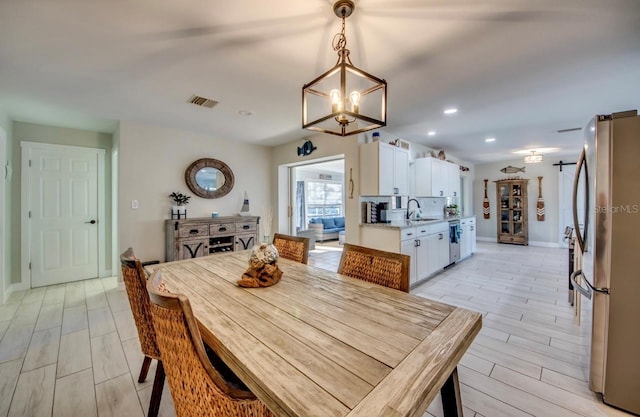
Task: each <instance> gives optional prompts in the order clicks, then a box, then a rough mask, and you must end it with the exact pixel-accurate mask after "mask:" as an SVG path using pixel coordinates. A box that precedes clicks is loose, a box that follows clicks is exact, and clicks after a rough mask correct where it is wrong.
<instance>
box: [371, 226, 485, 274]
mask: <svg viewBox="0 0 640 417" xmlns="http://www.w3.org/2000/svg"><path fill="white" fill-rule="evenodd" d="M451 220H453V221H461V223H464V225H465V227H466V228H465V229H461V232H462V233H461V234H460V236H459V238H460V239H464V241H461V242H460V243H461V246H462V247H463V248H464V254H463V256H462V257H463V258H464V257H468V256H470V255H471V253H472V252H473V251H475V216H470V217H463V218H460V217H459V216H450V217H447V218H443V219H435V220H434V219H428V220H424V219H423V220H418V221H415V220H411V221H408V220H402V221H399V222H392V223H362V224H360V243H361V245H362V246H366V247H370V248H374V249H379V250H385V251H389V252H396V253H402V254H404V255H409V256H410V257H411V266H410V279H409V285H411V286H415V285H417V284H418V283H421V282H422V281H424V280H425V279H427V278H429V277H431V276H433V275H435V274H437V273H439V272H441V271H442V270H443V269H444V267H446V266H447V265H449V264H450V263H451V261H450V258H449V245H450V237H451V236H450V233H449V221H451ZM467 225H468V226H467ZM471 229H473V230H471ZM467 230H469V231H468V232H467ZM465 232H466V233H465ZM471 232H473V233H471ZM456 239H458V237H456ZM472 241H473V243H471V242H472Z"/></svg>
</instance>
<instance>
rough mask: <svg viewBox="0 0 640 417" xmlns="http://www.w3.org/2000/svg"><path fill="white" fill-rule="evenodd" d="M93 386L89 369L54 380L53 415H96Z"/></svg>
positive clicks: (61, 416)
mask: <svg viewBox="0 0 640 417" xmlns="http://www.w3.org/2000/svg"><path fill="white" fill-rule="evenodd" d="M97 415H98V409H97V405H96V394H95V386H94V384H93V373H92V371H91V369H86V370H84V371H80V372H77V373H75V374H71V375H67V376H65V377H63V378H59V379H57V380H56V392H55V397H54V400H53V417H76V416H77V417H96V416H97Z"/></svg>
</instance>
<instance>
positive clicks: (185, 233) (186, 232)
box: [177, 224, 209, 238]
mask: <svg viewBox="0 0 640 417" xmlns="http://www.w3.org/2000/svg"><path fill="white" fill-rule="evenodd" d="M195 236H209V225H208V224H203V225H196V224H194V225H186V226H180V227H179V228H178V236H177V237H180V238H183V237H195Z"/></svg>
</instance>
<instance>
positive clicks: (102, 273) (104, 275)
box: [98, 269, 113, 278]
mask: <svg viewBox="0 0 640 417" xmlns="http://www.w3.org/2000/svg"><path fill="white" fill-rule="evenodd" d="M99 275H100V276H99V277H98V278H109V277H112V276H113V271H112V270H110V269H107V270H104V271H100V274H99Z"/></svg>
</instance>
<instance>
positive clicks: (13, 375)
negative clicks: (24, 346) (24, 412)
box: [0, 359, 22, 417]
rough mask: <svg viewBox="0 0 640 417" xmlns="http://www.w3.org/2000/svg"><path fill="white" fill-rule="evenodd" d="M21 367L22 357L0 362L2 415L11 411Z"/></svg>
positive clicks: (0, 404) (0, 416)
mask: <svg viewBox="0 0 640 417" xmlns="http://www.w3.org/2000/svg"><path fill="white" fill-rule="evenodd" d="M21 367H22V359H17V360H14V361H11V362H5V363H0V417H5V416H6V415H7V413H8V412H9V405H11V399H12V398H13V392H14V390H15V388H16V383H17V382H18V377H19V376H20V368H21Z"/></svg>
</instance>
